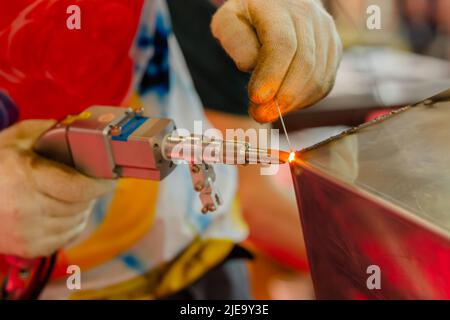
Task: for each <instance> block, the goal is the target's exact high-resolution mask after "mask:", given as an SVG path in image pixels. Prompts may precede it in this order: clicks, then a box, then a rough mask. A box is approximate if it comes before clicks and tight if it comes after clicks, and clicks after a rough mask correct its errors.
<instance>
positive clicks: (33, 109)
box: [0, 0, 143, 120]
mask: <svg viewBox="0 0 450 320" xmlns="http://www.w3.org/2000/svg"><path fill="white" fill-rule="evenodd" d="M73 4H76V5H78V6H79V7H80V9H81V30H70V29H69V28H67V26H66V20H67V19H68V18H69V17H70V15H71V14H68V13H67V12H66V11H67V7H69V6H70V5H73ZM142 4H143V1H142V0H133V1H129V0H78V1H73V0H14V1H8V0H1V1H0V90H4V91H6V93H7V94H8V95H9V96H10V97H11V98H12V99H13V100H14V102H15V103H16V104H17V105H18V106H19V110H20V119H22V120H23V119H29V118H36V119H38V118H57V119H59V118H63V117H64V116H66V115H67V114H69V113H77V112H80V111H82V110H83V109H85V108H87V107H89V106H91V105H94V104H104V105H120V104H122V103H123V100H124V99H125V98H126V96H127V94H128V93H129V89H130V85H131V77H132V72H133V62H132V59H131V58H130V52H129V51H130V47H131V45H132V42H133V39H134V37H135V34H136V31H137V30H136V29H137V26H138V22H139V18H140V14H141V9H142Z"/></svg>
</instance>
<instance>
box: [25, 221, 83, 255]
mask: <svg viewBox="0 0 450 320" xmlns="http://www.w3.org/2000/svg"><path fill="white" fill-rule="evenodd" d="M86 225H87V220H86V221H85V222H83V223H81V224H78V225H75V226H73V227H72V228H71V229H70V230H67V231H66V232H64V233H61V234H58V235H52V236H49V237H40V238H38V240H36V241H35V242H34V243H31V244H30V245H29V246H27V247H26V248H25V249H24V251H23V253H22V254H21V256H22V257H24V258H27V259H32V258H37V257H46V256H50V255H52V254H53V253H55V252H56V251H57V250H58V249H60V248H63V247H64V246H65V245H67V244H68V243H69V242H70V241H71V240H73V239H74V238H76V237H77V236H79V235H80V234H81V233H82V232H83V230H84V229H85V228H86Z"/></svg>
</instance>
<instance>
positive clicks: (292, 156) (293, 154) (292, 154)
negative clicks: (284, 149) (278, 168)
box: [288, 152, 295, 162]
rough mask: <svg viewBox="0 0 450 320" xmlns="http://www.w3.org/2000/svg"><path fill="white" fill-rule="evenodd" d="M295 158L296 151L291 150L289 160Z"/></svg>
mask: <svg viewBox="0 0 450 320" xmlns="http://www.w3.org/2000/svg"><path fill="white" fill-rule="evenodd" d="M294 160H295V152H291V153H289V157H288V161H289V162H292V161H294Z"/></svg>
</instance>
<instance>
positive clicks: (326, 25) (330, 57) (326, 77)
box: [296, 14, 342, 108]
mask: <svg viewBox="0 0 450 320" xmlns="http://www.w3.org/2000/svg"><path fill="white" fill-rule="evenodd" d="M327 17H328V19H323V20H322V25H321V26H322V28H323V29H325V31H326V34H327V39H326V42H323V43H324V44H326V46H324V47H323V48H322V52H323V53H326V56H324V57H322V59H323V62H321V63H320V64H321V65H322V66H325V68H324V69H319V72H320V73H318V74H317V75H316V77H315V81H310V82H309V83H308V85H307V87H306V88H305V91H304V92H305V95H304V96H303V97H302V100H301V101H298V102H296V108H306V107H309V106H311V105H313V104H314V103H316V102H317V101H319V100H320V99H322V98H324V97H325V96H326V95H328V93H329V92H330V91H331V89H332V88H333V86H334V81H335V78H336V70H337V68H338V66H339V62H340V60H341V54H342V45H341V42H340V39H339V35H338V34H337V31H336V29H335V27H334V21H333V19H332V18H331V16H329V15H328V14H327ZM323 29H322V30H323ZM323 33H324V32H322V33H317V32H316V41H317V39H319V38H318V37H320V36H321V34H323Z"/></svg>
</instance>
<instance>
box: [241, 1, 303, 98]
mask: <svg viewBox="0 0 450 320" xmlns="http://www.w3.org/2000/svg"><path fill="white" fill-rule="evenodd" d="M277 2H278V1H277V0H265V1H249V12H250V16H251V21H252V24H253V26H254V27H255V29H256V32H257V34H258V39H259V41H260V42H261V48H260V51H259V55H258V62H257V65H256V68H255V70H254V71H253V74H252V77H251V79H250V82H249V86H248V91H249V97H250V100H251V102H253V103H255V104H264V103H268V102H270V100H272V99H273V98H274V97H275V94H276V93H277V91H278V89H279V88H280V85H281V83H282V82H283V79H284V77H285V75H286V72H287V71H288V69H289V65H290V64H291V61H292V58H293V57H294V55H295V52H296V50H297V37H296V32H295V28H294V23H293V21H292V18H291V16H290V14H289V12H288V11H287V10H286V9H284V7H282V6H280V5H279V4H278V3H277ZM268 12H270V14H267V13H268Z"/></svg>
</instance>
